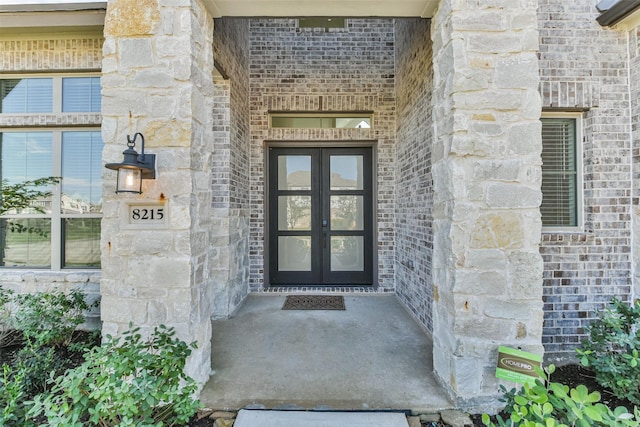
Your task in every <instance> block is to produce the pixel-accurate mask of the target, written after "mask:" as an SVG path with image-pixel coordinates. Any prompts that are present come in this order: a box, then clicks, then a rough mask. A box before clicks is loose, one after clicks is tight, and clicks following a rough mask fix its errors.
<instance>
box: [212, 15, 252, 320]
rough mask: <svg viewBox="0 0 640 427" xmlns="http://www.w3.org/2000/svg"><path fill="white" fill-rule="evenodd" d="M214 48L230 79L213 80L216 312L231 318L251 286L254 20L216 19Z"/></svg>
mask: <svg viewBox="0 0 640 427" xmlns="http://www.w3.org/2000/svg"><path fill="white" fill-rule="evenodd" d="M214 26H215V29H214V33H213V50H214V53H213V55H214V59H215V62H216V64H218V65H219V67H220V68H221V69H222V71H223V72H224V73H225V75H226V76H227V77H228V80H223V79H216V80H215V81H214V91H215V94H214V110H213V115H214V120H213V126H214V128H213V131H214V142H213V163H212V167H213V176H212V178H213V182H212V186H213V201H212V206H213V215H214V218H213V231H212V233H213V238H212V246H213V247H214V248H215V249H214V255H213V256H212V260H211V277H212V279H213V286H214V295H215V300H214V312H213V316H214V317H228V316H229V315H231V314H232V313H233V312H234V311H235V310H236V309H237V308H238V306H239V305H240V303H241V302H242V301H243V299H244V298H245V297H246V296H247V294H248V290H249V168H248V164H249V144H250V138H249V119H250V113H249V21H248V20H247V19H216V20H215V24H214Z"/></svg>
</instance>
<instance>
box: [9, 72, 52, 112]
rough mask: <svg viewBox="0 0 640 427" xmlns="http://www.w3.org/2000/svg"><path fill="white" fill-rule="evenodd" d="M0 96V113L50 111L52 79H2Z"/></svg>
mask: <svg viewBox="0 0 640 427" xmlns="http://www.w3.org/2000/svg"><path fill="white" fill-rule="evenodd" d="M0 97H1V98H2V104H1V107H0V113H50V112H52V111H53V79H50V78H46V79H39V78H35V79H33V78H31V79H2V80H0Z"/></svg>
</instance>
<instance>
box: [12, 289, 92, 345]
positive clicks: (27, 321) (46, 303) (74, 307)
mask: <svg viewBox="0 0 640 427" xmlns="http://www.w3.org/2000/svg"><path fill="white" fill-rule="evenodd" d="M15 299H16V301H17V303H18V305H19V310H17V313H16V316H15V320H16V326H17V328H18V329H20V330H22V332H23V334H24V337H25V339H26V340H27V341H29V343H30V344H31V346H33V347H43V346H45V347H60V346H68V345H69V344H70V343H71V342H72V339H73V333H74V331H75V330H76V328H77V327H78V326H79V325H81V324H82V323H83V322H84V313H85V312H86V311H87V310H89V309H90V308H91V307H92V306H96V305H97V302H96V303H94V304H92V305H91V306H90V305H89V304H87V302H86V301H85V296H84V294H83V293H82V292H80V291H79V290H78V289H74V290H72V291H71V292H69V293H68V294H65V293H63V292H60V291H54V292H38V293H35V294H23V295H17V296H16V298H15Z"/></svg>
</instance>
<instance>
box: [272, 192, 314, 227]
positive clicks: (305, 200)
mask: <svg viewBox="0 0 640 427" xmlns="http://www.w3.org/2000/svg"><path fill="white" fill-rule="evenodd" d="M278 230H311V196H278Z"/></svg>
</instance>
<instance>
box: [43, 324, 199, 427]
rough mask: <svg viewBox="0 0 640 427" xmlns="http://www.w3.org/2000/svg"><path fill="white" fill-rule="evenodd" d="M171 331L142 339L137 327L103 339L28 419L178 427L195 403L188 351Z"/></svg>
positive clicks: (52, 422) (56, 381)
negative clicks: (188, 363) (185, 370)
mask: <svg viewBox="0 0 640 427" xmlns="http://www.w3.org/2000/svg"><path fill="white" fill-rule="evenodd" d="M174 335H175V331H174V330H173V329H172V328H170V329H167V328H166V327H165V326H159V327H157V328H155V330H154V331H153V334H152V335H151V336H150V337H149V338H148V339H145V340H143V339H142V337H141V335H140V334H139V328H135V329H130V330H129V331H127V332H125V333H123V335H122V337H119V338H113V337H111V336H109V335H108V336H107V337H106V342H104V343H103V345H102V346H101V347H95V348H93V349H91V350H89V351H88V352H87V353H86V355H85V362H84V363H83V364H82V365H80V366H79V367H77V368H75V369H70V370H68V371H67V372H66V373H65V374H64V375H63V376H60V377H58V378H56V379H54V380H53V386H52V388H51V392H49V393H46V394H43V395H40V396H38V397H36V399H35V402H34V407H33V409H32V411H31V415H32V416H41V415H44V416H45V417H46V418H47V420H48V423H49V424H48V425H50V426H54V427H55V426H65V427H76V426H77V427H81V426H120V427H124V426H178V425H180V426H183V425H186V424H187V423H188V420H189V419H190V418H191V417H192V416H193V415H194V414H195V413H196V411H197V410H198V408H199V407H200V403H199V402H198V401H196V400H194V399H193V398H192V395H193V394H194V393H195V392H196V390H197V386H196V383H195V381H194V380H193V379H192V378H190V377H188V376H186V375H185V374H184V366H185V363H186V359H187V357H188V356H189V354H191V348H195V343H193V344H191V345H190V346H189V345H187V344H186V343H184V342H183V341H180V340H179V339H177V338H174Z"/></svg>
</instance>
